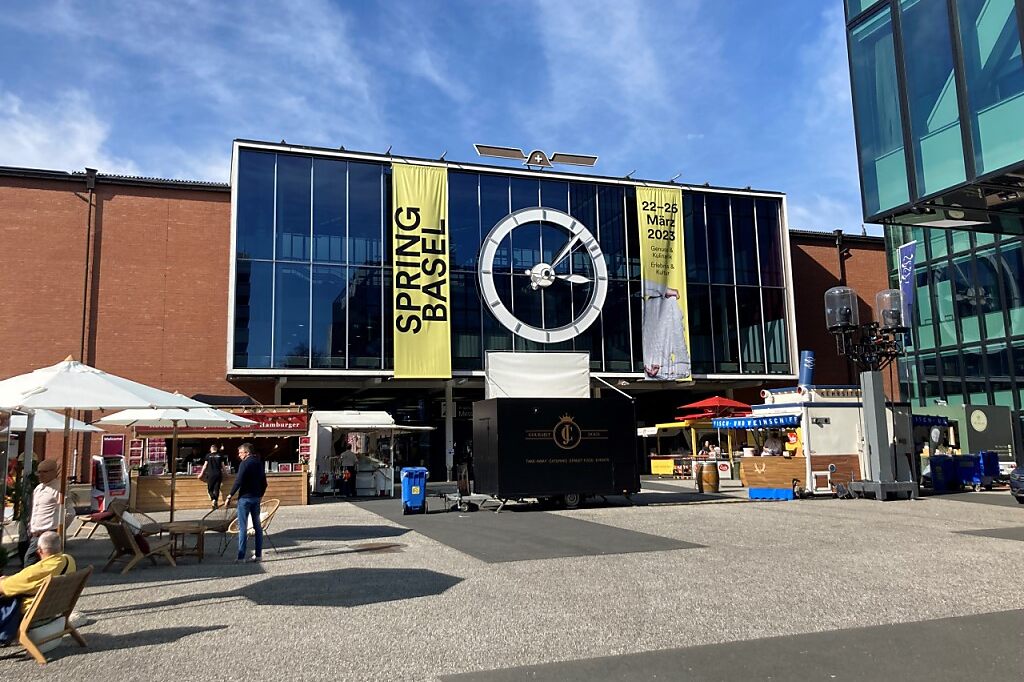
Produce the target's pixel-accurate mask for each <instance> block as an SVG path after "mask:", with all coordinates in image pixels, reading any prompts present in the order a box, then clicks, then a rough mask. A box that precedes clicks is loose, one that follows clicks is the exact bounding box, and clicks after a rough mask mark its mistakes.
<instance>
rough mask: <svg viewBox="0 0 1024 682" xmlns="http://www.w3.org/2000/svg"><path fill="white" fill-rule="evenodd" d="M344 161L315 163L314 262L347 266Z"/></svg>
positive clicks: (319, 161) (314, 161)
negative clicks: (344, 264) (345, 264)
mask: <svg viewBox="0 0 1024 682" xmlns="http://www.w3.org/2000/svg"><path fill="white" fill-rule="evenodd" d="M345 166H346V164H345V162H344V161H336V160H334V159H313V260H314V261H317V262H321V263H344V262H345V215H346V205H345V195H346V189H345V183H346V180H345V174H346V167H345Z"/></svg>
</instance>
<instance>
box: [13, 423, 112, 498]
mask: <svg viewBox="0 0 1024 682" xmlns="http://www.w3.org/2000/svg"><path fill="white" fill-rule="evenodd" d="M28 421H29V416H28V415H27V414H12V415H11V421H10V423H9V424H8V427H7V428H6V429H4V430H3V431H0V434H2V433H4V432H8V431H9V432H11V433H21V432H22V431H27V430H28ZM70 426H71V430H72V431H75V432H79V433H102V431H103V429H101V428H99V427H98V426H90V425H89V424H86V423H85V422H83V421H79V420H77V419H72V420H71V425H70ZM63 430H64V415H62V414H57V413H56V412H51V411H50V410H36V411H35V414H34V415H33V425H32V431H33V433H35V432H36V431H43V432H50V431H63ZM25 452H26V453H29V456H30V457H31V454H30V453H31V452H32V443H31V442H29V441H28V440H27V439H26V441H25ZM10 460H11V453H10V450H8V451H7V456H6V457H5V460H4V465H3V469H2V470H0V471H2V472H4V473H3V478H2V479H0V500H4V499H7V474H6V471H7V467H8V466H9V465H10ZM25 466H27V467H31V466H32V464H31V462H30V463H28V464H26V465H25Z"/></svg>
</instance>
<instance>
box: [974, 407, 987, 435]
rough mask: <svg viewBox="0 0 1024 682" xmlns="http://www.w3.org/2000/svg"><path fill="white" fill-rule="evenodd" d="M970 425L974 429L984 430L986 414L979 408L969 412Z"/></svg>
mask: <svg viewBox="0 0 1024 682" xmlns="http://www.w3.org/2000/svg"><path fill="white" fill-rule="evenodd" d="M971 426H973V427H974V430H975V431H984V430H985V429H987V428H988V416H987V415H986V414H985V413H984V412H982V411H981V410H975V411H974V412H971Z"/></svg>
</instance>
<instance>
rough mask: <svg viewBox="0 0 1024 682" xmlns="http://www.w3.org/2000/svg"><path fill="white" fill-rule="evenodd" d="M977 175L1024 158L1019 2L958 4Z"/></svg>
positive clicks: (1023, 68)
mask: <svg viewBox="0 0 1024 682" xmlns="http://www.w3.org/2000/svg"><path fill="white" fill-rule="evenodd" d="M957 8H958V12H959V14H960V41H961V44H962V46H963V53H964V71H965V73H964V75H965V80H966V81H967V101H968V108H969V110H970V115H971V125H972V134H973V138H974V159H975V166H976V169H977V172H978V175H983V174H986V173H991V172H992V171H995V170H998V169H1000V168H1002V167H1004V166H1008V165H1010V164H1015V163H1019V162H1020V161H1021V160H1022V159H1024V125H1021V121H1024V60H1022V59H1021V44H1020V32H1019V31H1018V27H1017V12H1016V10H1015V8H1014V0H957Z"/></svg>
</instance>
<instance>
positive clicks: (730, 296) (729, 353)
mask: <svg viewBox="0 0 1024 682" xmlns="http://www.w3.org/2000/svg"><path fill="white" fill-rule="evenodd" d="M711 315H712V319H713V320H714V330H715V331H714V342H715V364H716V365H717V370H718V372H720V373H722V374H735V373H737V372H739V370H740V365H739V352H738V348H737V329H736V295H735V293H734V289H733V288H732V287H722V286H713V287H711Z"/></svg>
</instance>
